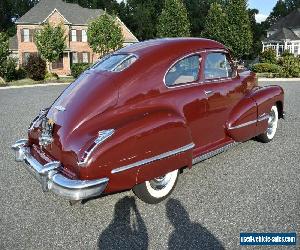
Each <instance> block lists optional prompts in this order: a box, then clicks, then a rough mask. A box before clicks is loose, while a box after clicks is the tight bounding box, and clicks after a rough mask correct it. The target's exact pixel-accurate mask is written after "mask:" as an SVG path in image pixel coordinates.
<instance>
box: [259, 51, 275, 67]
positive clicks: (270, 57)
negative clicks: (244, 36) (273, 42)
mask: <svg viewBox="0 0 300 250" xmlns="http://www.w3.org/2000/svg"><path fill="white" fill-rule="evenodd" d="M259 61H260V62H261V63H270V64H276V63H277V59H276V51H275V50H273V49H266V50H265V51H264V52H262V53H261V54H260V57H259Z"/></svg>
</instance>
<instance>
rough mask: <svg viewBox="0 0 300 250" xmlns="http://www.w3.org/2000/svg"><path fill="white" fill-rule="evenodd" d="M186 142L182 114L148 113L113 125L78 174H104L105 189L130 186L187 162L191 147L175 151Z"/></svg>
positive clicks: (190, 141) (189, 160)
mask: <svg viewBox="0 0 300 250" xmlns="http://www.w3.org/2000/svg"><path fill="white" fill-rule="evenodd" d="M187 145H190V146H191V145H193V144H192V140H191V135H190V131H189V130H188V128H187V126H186V123H185V120H184V119H182V117H180V116H178V115H176V114H174V113H173V114H172V113H170V112H155V113H150V114H147V116H143V118H141V119H138V120H135V121H133V122H129V123H127V124H124V125H123V126H122V127H119V128H117V129H116V131H115V133H114V135H113V136H111V137H110V138H109V139H108V140H107V141H106V142H104V143H103V144H101V145H100V146H99V147H98V148H97V150H95V151H94V153H93V156H92V160H91V163H90V165H89V166H88V167H87V168H82V169H81V170H80V174H81V177H82V178H89V179H96V178H102V177H103V176H106V177H108V178H109V180H110V181H109V184H108V186H107V189H106V190H105V192H107V193H110V192H117V191H120V190H126V189H131V188H132V187H133V186H135V185H136V184H137V183H141V182H143V181H145V180H150V179H153V178H154V177H158V176H161V175H164V174H166V173H167V172H170V171H172V170H174V169H178V168H182V167H184V166H191V164H192V147H190V148H189V149H186V150H184V151H182V152H178V153H176V151H175V150H177V149H181V148H182V147H184V146H187ZM168 152H169V153H170V152H171V155H170V156H168V154H166V153H168Z"/></svg>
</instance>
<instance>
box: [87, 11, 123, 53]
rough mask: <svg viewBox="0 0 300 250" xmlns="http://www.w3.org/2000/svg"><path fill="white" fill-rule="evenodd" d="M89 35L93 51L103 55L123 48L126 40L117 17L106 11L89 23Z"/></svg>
mask: <svg viewBox="0 0 300 250" xmlns="http://www.w3.org/2000/svg"><path fill="white" fill-rule="evenodd" d="M87 36H88V43H89V45H90V47H91V48H92V50H93V52H95V53H98V54H100V55H101V56H103V55H105V54H107V53H109V52H110V51H112V50H113V51H114V50H117V49H119V48H121V47H122V45H123V41H124V37H123V34H122V30H121V27H120V25H119V23H118V22H117V20H116V17H112V16H110V15H108V14H106V13H104V14H103V15H101V16H99V17H98V18H96V19H94V20H93V21H92V22H90V23H89V25H88V30H87Z"/></svg>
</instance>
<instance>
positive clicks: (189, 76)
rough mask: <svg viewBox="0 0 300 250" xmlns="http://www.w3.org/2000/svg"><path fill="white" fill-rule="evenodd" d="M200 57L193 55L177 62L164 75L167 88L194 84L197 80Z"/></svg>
mask: <svg viewBox="0 0 300 250" xmlns="http://www.w3.org/2000/svg"><path fill="white" fill-rule="evenodd" d="M199 68H200V56H199V55H193V56H189V57H186V58H184V59H182V60H180V61H179V62H177V63H176V64H175V65H174V66H173V67H172V68H171V69H170V70H169V71H168V73H167V74H166V77H165V83H166V85H167V86H173V85H177V84H184V83H190V82H194V81H196V80H197V79H198V74H199Z"/></svg>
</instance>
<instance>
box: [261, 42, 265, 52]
mask: <svg viewBox="0 0 300 250" xmlns="http://www.w3.org/2000/svg"><path fill="white" fill-rule="evenodd" d="M262 44H263V48H262V52H264V51H265V43H262Z"/></svg>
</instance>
